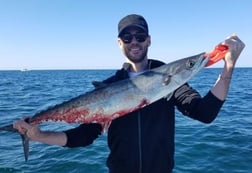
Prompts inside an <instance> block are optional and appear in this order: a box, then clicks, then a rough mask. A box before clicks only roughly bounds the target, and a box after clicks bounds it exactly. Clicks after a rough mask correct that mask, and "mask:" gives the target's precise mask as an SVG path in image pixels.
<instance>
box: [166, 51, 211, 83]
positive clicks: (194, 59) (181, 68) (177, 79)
mask: <svg viewBox="0 0 252 173" xmlns="http://www.w3.org/2000/svg"><path fill="white" fill-rule="evenodd" d="M204 55H205V53H201V54H198V55H194V56H190V57H187V58H183V59H180V60H177V61H174V62H172V63H169V64H166V65H164V67H163V68H164V69H163V70H164V71H163V77H164V78H163V84H164V85H168V84H170V83H171V82H173V83H174V85H176V86H181V85H182V84H184V83H186V82H187V81H188V80H190V79H191V78H192V77H193V76H194V75H196V74H197V73H198V72H199V71H200V70H201V69H202V68H204V67H205V65H206V63H207V62H208V60H209V58H206V57H204Z"/></svg>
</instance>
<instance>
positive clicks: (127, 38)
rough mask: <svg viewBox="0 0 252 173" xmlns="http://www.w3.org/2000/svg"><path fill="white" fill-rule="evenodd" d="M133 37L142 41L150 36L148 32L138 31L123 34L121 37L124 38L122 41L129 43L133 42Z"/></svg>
mask: <svg viewBox="0 0 252 173" xmlns="http://www.w3.org/2000/svg"><path fill="white" fill-rule="evenodd" d="M133 37H135V39H136V40H137V41H138V42H139V43H142V42H144V41H145V40H146V38H147V37H148V35H147V34H146V33H136V34H128V33H125V34H122V35H121V36H120V38H121V39H122V41H123V42H124V43H126V44H129V43H131V42H132V40H133Z"/></svg>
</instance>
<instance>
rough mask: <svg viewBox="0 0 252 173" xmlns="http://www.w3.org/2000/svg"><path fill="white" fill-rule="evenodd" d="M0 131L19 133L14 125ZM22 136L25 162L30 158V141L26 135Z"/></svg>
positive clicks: (1, 128) (0, 128) (4, 127)
mask: <svg viewBox="0 0 252 173" xmlns="http://www.w3.org/2000/svg"><path fill="white" fill-rule="evenodd" d="M0 131H8V132H17V133H18V130H17V129H15V128H13V125H12V124H10V125H6V126H3V127H0ZM20 136H21V138H22V144H23V149H24V156H25V161H27V160H28V156H29V139H28V137H27V135H26V134H24V135H23V134H20Z"/></svg>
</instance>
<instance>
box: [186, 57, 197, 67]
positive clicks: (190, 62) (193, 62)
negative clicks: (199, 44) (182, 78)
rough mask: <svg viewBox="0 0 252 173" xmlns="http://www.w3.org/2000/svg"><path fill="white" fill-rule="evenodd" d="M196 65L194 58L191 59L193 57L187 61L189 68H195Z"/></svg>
mask: <svg viewBox="0 0 252 173" xmlns="http://www.w3.org/2000/svg"><path fill="white" fill-rule="evenodd" d="M194 65H195V61H193V60H191V59H189V60H188V61H187V63H186V67H187V68H188V69H190V68H193V66H194Z"/></svg>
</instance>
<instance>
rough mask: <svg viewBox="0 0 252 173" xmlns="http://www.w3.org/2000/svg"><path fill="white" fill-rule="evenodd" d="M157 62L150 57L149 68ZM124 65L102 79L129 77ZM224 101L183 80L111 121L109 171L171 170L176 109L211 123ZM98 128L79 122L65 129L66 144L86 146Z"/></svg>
mask: <svg viewBox="0 0 252 173" xmlns="http://www.w3.org/2000/svg"><path fill="white" fill-rule="evenodd" d="M160 65H163V63H162V62H160V61H156V60H149V66H150V68H155V67H158V66H160ZM127 68H128V66H124V68H122V69H121V70H118V71H117V72H116V74H115V75H114V76H112V77H110V78H108V79H106V80H104V81H103V82H104V83H112V82H116V81H119V80H122V79H126V78H128V77H129V76H128V72H127ZM223 103H224V102H223V101H221V100H219V99H218V98H216V97H215V96H214V95H213V94H212V93H211V92H210V91H209V92H208V93H207V95H206V96H204V97H201V96H200V94H199V93H198V92H197V91H196V90H194V89H193V88H191V87H190V86H189V85H188V84H187V83H186V84H184V85H182V86H181V87H179V88H178V89H177V90H175V91H174V93H173V95H172V97H171V98H170V99H169V100H167V99H165V98H163V99H160V100H158V101H156V102H154V103H152V104H150V105H148V106H146V107H144V108H142V109H140V110H137V111H134V112H132V113H129V114H128V115H126V116H123V117H119V118H117V119H115V120H113V121H112V122H111V124H110V127H109V129H108V146H109V148H110V151H111V152H110V154H109V157H108V159H107V166H108V168H109V171H110V173H124V172H125V173H129V172H130V173H153V172H171V171H172V169H173V166H174V160H173V159H174V131H175V130H174V128H175V108H177V109H178V110H179V111H180V112H182V113H183V114H184V115H186V116H189V117H191V118H193V119H196V120H199V121H201V122H204V123H210V122H212V121H213V120H214V119H215V118H216V116H217V114H218V112H219V110H220V108H221V106H222V105H223ZM101 130H102V127H101V125H99V124H82V125H80V126H79V127H77V128H75V129H71V130H67V131H66V134H67V138H68V141H67V145H66V146H68V147H79V146H86V145H89V144H91V143H92V142H93V141H94V140H95V139H96V138H97V137H98V136H99V135H100V134H101Z"/></svg>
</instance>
